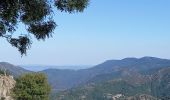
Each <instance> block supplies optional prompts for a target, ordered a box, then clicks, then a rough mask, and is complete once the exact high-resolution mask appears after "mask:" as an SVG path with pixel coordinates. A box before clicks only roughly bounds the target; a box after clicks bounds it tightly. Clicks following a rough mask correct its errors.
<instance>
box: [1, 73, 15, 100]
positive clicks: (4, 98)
mask: <svg viewBox="0 0 170 100" xmlns="http://www.w3.org/2000/svg"><path fill="white" fill-rule="evenodd" d="M15 83H16V81H15V80H14V79H13V76H7V75H0V100H13V99H12V97H11V96H10V95H11V89H13V88H14V86H15Z"/></svg>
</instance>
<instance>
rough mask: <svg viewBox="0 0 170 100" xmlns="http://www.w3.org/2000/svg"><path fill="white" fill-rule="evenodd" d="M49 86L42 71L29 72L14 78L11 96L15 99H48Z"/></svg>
mask: <svg viewBox="0 0 170 100" xmlns="http://www.w3.org/2000/svg"><path fill="white" fill-rule="evenodd" d="M49 94H50V86H49V84H48V81H47V77H46V76H45V75H44V74H42V73H29V74H25V75H22V76H20V77H19V78H18V79H17V80H16V86H15V88H14V90H13V96H14V98H15V99H16V100H48V99H49Z"/></svg>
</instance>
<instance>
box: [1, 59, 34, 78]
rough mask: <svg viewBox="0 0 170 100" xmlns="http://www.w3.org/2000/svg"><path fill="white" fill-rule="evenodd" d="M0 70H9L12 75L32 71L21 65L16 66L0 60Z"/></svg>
mask: <svg viewBox="0 0 170 100" xmlns="http://www.w3.org/2000/svg"><path fill="white" fill-rule="evenodd" d="M0 70H2V71H8V72H9V73H10V74H11V75H13V76H15V77H17V76H19V75H21V74H23V73H28V72H31V71H28V70H25V69H24V68H21V67H19V66H14V65H12V64H10V63H7V62H0Z"/></svg>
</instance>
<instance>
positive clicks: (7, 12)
mask: <svg viewBox="0 0 170 100" xmlns="http://www.w3.org/2000/svg"><path fill="white" fill-rule="evenodd" d="M88 2H89V0H54V1H51V0H0V37H2V38H6V39H7V41H8V42H9V43H10V44H11V45H12V46H14V47H16V48H17V49H18V51H19V52H20V53H21V55H23V54H26V53H27V50H28V49H29V48H30V47H31V44H32V42H31V36H32V35H30V33H31V34H33V35H34V36H35V38H36V39H37V40H45V39H46V38H49V37H52V33H53V31H54V29H55V27H56V23H55V22H54V21H53V19H52V18H53V14H52V13H53V9H52V8H53V7H52V6H55V7H56V8H57V9H58V10H60V11H65V12H69V13H73V12H82V11H83V10H84V9H85V8H86V7H87V5H88ZM52 3H54V5H53V4H52ZM18 24H20V25H24V26H25V29H26V30H27V31H28V33H25V34H23V33H22V35H19V34H17V35H15V34H14V33H15V31H16V29H19V28H17V25H18ZM14 35H15V38H14ZM16 36H18V37H16ZM28 36H30V38H28Z"/></svg>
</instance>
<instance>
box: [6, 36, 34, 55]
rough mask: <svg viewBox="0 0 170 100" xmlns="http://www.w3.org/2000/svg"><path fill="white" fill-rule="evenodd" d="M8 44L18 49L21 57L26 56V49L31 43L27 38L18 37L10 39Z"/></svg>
mask: <svg viewBox="0 0 170 100" xmlns="http://www.w3.org/2000/svg"><path fill="white" fill-rule="evenodd" d="M9 43H10V44H11V45H12V46H14V47H16V48H18V50H19V52H20V53H21V55H23V54H26V51H27V49H29V48H30V45H31V41H30V39H29V38H28V36H19V38H10V40H9Z"/></svg>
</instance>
